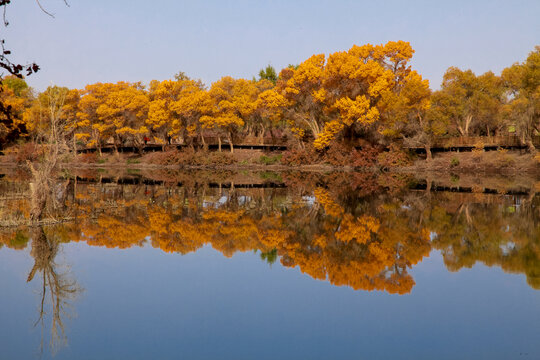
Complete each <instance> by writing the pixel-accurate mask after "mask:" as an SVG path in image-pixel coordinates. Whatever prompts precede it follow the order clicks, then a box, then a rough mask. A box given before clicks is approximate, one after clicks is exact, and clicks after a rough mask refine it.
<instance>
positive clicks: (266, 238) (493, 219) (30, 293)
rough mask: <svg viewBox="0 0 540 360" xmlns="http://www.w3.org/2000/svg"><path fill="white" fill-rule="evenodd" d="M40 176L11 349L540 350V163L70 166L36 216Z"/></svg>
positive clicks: (27, 202) (14, 185)
mask: <svg viewBox="0 0 540 360" xmlns="http://www.w3.org/2000/svg"><path fill="white" fill-rule="evenodd" d="M30 181H31V180H30V179H29V177H28V175H27V174H26V173H24V172H21V171H17V170H11V171H4V174H3V176H2V177H1V178H0V199H1V200H0V220H1V224H0V225H1V226H0V288H1V295H0V321H1V322H0V345H1V346H0V348H1V350H0V359H34V358H35V359H39V358H41V359H49V358H54V359H178V358H182V359H276V358H279V359H435V358H436V359H540V341H539V340H540V335H539V334H540V208H539V206H540V196H536V195H535V192H536V191H537V189H540V186H538V183H537V182H536V181H534V180H530V179H529V180H523V181H520V180H519V179H493V178H487V179H464V178H463V177H462V178H461V179H460V178H459V176H457V175H445V176H440V177H434V178H433V179H431V178H428V179H422V178H413V177H408V176H404V175H392V174H376V175H375V174H363V173H332V174H316V173H274V172H237V173H234V172H227V171H219V172H217V171H216V172H208V171H191V172H174V171H160V170H151V171H142V172H141V171H129V172H128V173H107V172H104V171H103V170H86V171H82V170H79V171H73V170H72V171H66V172H64V173H63V174H62V176H61V177H59V179H58V181H56V182H54V185H53V186H52V188H51V189H50V194H51V196H50V198H49V199H48V200H47V204H46V206H45V207H44V209H43V216H42V218H43V222H45V223H51V224H49V225H47V224H44V225H40V226H33V227H28V226H25V224H27V222H28V219H29V216H30V215H29V214H30V212H31V208H32V204H33V203H32V201H31V188H32V186H31V185H30ZM55 221H56V223H53V222H55ZM58 221H61V222H58Z"/></svg>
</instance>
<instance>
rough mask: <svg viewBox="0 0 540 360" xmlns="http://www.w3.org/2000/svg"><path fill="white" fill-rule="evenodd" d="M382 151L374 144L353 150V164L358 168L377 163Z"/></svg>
mask: <svg viewBox="0 0 540 360" xmlns="http://www.w3.org/2000/svg"><path fill="white" fill-rule="evenodd" d="M380 153H381V151H380V150H379V149H377V148H374V147H372V146H364V147H363V148H362V149H361V150H356V149H354V150H353V151H352V152H351V165H352V166H354V167H357V168H369V167H372V166H374V165H375V164H376V163H377V157H378V156H379V154H380Z"/></svg>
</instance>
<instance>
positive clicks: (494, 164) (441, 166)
mask: <svg viewBox="0 0 540 360" xmlns="http://www.w3.org/2000/svg"><path fill="white" fill-rule="evenodd" d="M27 161H30V162H34V161H39V151H38V150H37V149H21V148H19V149H8V150H7V151H5V154H4V155H2V156H0V166H4V167H5V166H9V167H14V166H19V165H25V164H26V163H27ZM60 164H61V166H62V167H66V168H104V169H114V168H121V169H178V168H184V169H226V170H263V171H264V170H272V171H286V170H301V171H322V172H325V171H334V170H340V171H366V170H368V171H373V170H375V171H377V170H383V171H388V170H390V171H396V172H406V173H409V172H412V173H415V172H443V173H458V174H464V173H470V174H485V175H489V174H498V173H502V174H508V175H510V174H523V173H528V174H535V173H538V172H540V162H539V161H538V159H537V158H535V157H534V156H533V155H531V154H529V153H525V152H520V151H507V150H497V151H470V152H444V153H436V154H434V156H433V158H432V159H431V160H426V159H424V158H422V157H421V156H419V155H415V154H407V153H405V152H404V151H401V150H398V149H393V150H390V151H376V150H374V149H366V150H363V151H358V150H352V151H347V150H346V149H330V150H329V151H327V152H326V153H324V154H320V153H317V152H315V151H313V150H309V149H302V150H293V151H284V152H279V151H275V152H264V151H262V150H236V151H235V152H234V153H230V152H228V151H223V152H218V151H192V150H189V151H177V150H172V151H165V152H151V153H145V154H142V155H138V154H134V153H106V154H105V153H104V154H102V155H99V154H96V153H86V154H77V155H74V154H72V153H68V154H65V155H63V156H62V157H61V158H60Z"/></svg>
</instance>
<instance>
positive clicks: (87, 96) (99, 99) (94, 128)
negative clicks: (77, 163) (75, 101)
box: [75, 83, 115, 153]
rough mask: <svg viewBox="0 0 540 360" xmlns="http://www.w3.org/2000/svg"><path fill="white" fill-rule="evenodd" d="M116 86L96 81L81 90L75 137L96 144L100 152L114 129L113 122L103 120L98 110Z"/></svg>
mask: <svg viewBox="0 0 540 360" xmlns="http://www.w3.org/2000/svg"><path fill="white" fill-rule="evenodd" d="M114 87H115V85H114V84H108V83H105V84H104V83H96V84H91V85H87V86H86V87H85V88H84V90H82V91H81V100H80V102H79V111H78V112H77V131H76V133H75V137H76V139H77V140H78V141H80V142H82V143H83V144H85V145H86V146H89V147H92V146H95V147H96V148H97V149H98V152H99V153H101V148H102V146H103V145H104V144H105V142H106V140H107V139H108V138H109V137H111V136H113V134H114V129H113V127H112V124H106V123H104V122H103V121H102V119H101V118H100V116H99V115H98V112H97V110H98V108H99V107H100V106H101V104H103V103H104V102H105V100H106V98H107V96H108V94H109V93H110V92H112V91H113V90H114Z"/></svg>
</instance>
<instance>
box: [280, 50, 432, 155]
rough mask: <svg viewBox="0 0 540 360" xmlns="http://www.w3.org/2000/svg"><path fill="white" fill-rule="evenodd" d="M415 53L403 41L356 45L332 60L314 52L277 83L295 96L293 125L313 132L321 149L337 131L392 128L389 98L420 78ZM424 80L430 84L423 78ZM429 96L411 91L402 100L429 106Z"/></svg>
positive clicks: (288, 95) (300, 130)
mask: <svg viewBox="0 0 540 360" xmlns="http://www.w3.org/2000/svg"><path fill="white" fill-rule="evenodd" d="M413 53H414V51H413V50H412V48H411V46H410V44H409V43H407V42H404V41H397V42H392V41H391V42H388V43H387V44H385V45H376V46H373V45H370V44H368V45H364V46H356V45H355V46H353V47H352V48H351V49H349V50H348V51H346V52H337V53H333V54H330V55H329V56H328V59H327V60H325V56H324V55H322V54H321V55H314V56H312V57H310V58H309V59H308V60H306V61H304V62H303V63H301V64H300V65H299V66H298V68H296V69H295V68H292V67H289V68H286V69H283V70H282V72H281V73H280V79H279V81H278V83H277V88H278V90H280V91H281V93H282V94H283V95H284V96H285V97H286V98H287V100H288V101H290V104H291V106H290V108H289V113H288V118H289V119H290V126H291V130H292V131H293V133H298V134H303V133H304V132H305V131H306V130H307V131H309V132H311V134H312V135H313V137H314V142H313V144H314V146H315V148H316V149H319V150H323V149H324V148H326V147H327V146H328V145H329V144H330V142H331V141H333V140H334V139H336V138H337V137H338V136H345V137H348V138H352V137H353V135H354V134H358V133H360V134H362V133H364V134H368V133H370V134H371V135H372V138H376V137H377V134H378V131H380V130H384V129H385V128H386V129H389V128H391V124H392V122H393V121H395V120H394V118H393V116H386V115H387V114H392V111H386V110H388V107H389V104H391V103H392V101H390V100H389V99H392V100H395V98H396V96H399V94H400V92H401V90H402V89H403V88H404V87H406V84H407V82H412V81H413V78H414V80H415V81H416V79H417V78H418V77H419V75H418V74H416V73H414V74H412V75H411V71H412V70H411V69H410V66H408V62H409V60H410V59H411V58H412V54H413ZM420 84H422V86H424V87H425V88H426V89H427V83H426V82H423V81H422V80H421V78H420ZM424 84H425V85H424ZM425 97H426V96H425V95H424V96H421V97H415V96H411V97H410V98H408V99H406V100H403V102H406V101H408V102H409V103H408V106H409V107H410V108H411V111H413V110H415V107H416V108H418V107H420V108H423V107H425V105H424V103H425ZM385 100H386V101H385ZM411 101H417V102H418V103H415V104H413V103H410V102H411ZM402 110H403V109H402ZM385 111H386V112H385ZM392 115H393V114H392ZM402 118H403V117H402ZM379 135H380V134H379Z"/></svg>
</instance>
